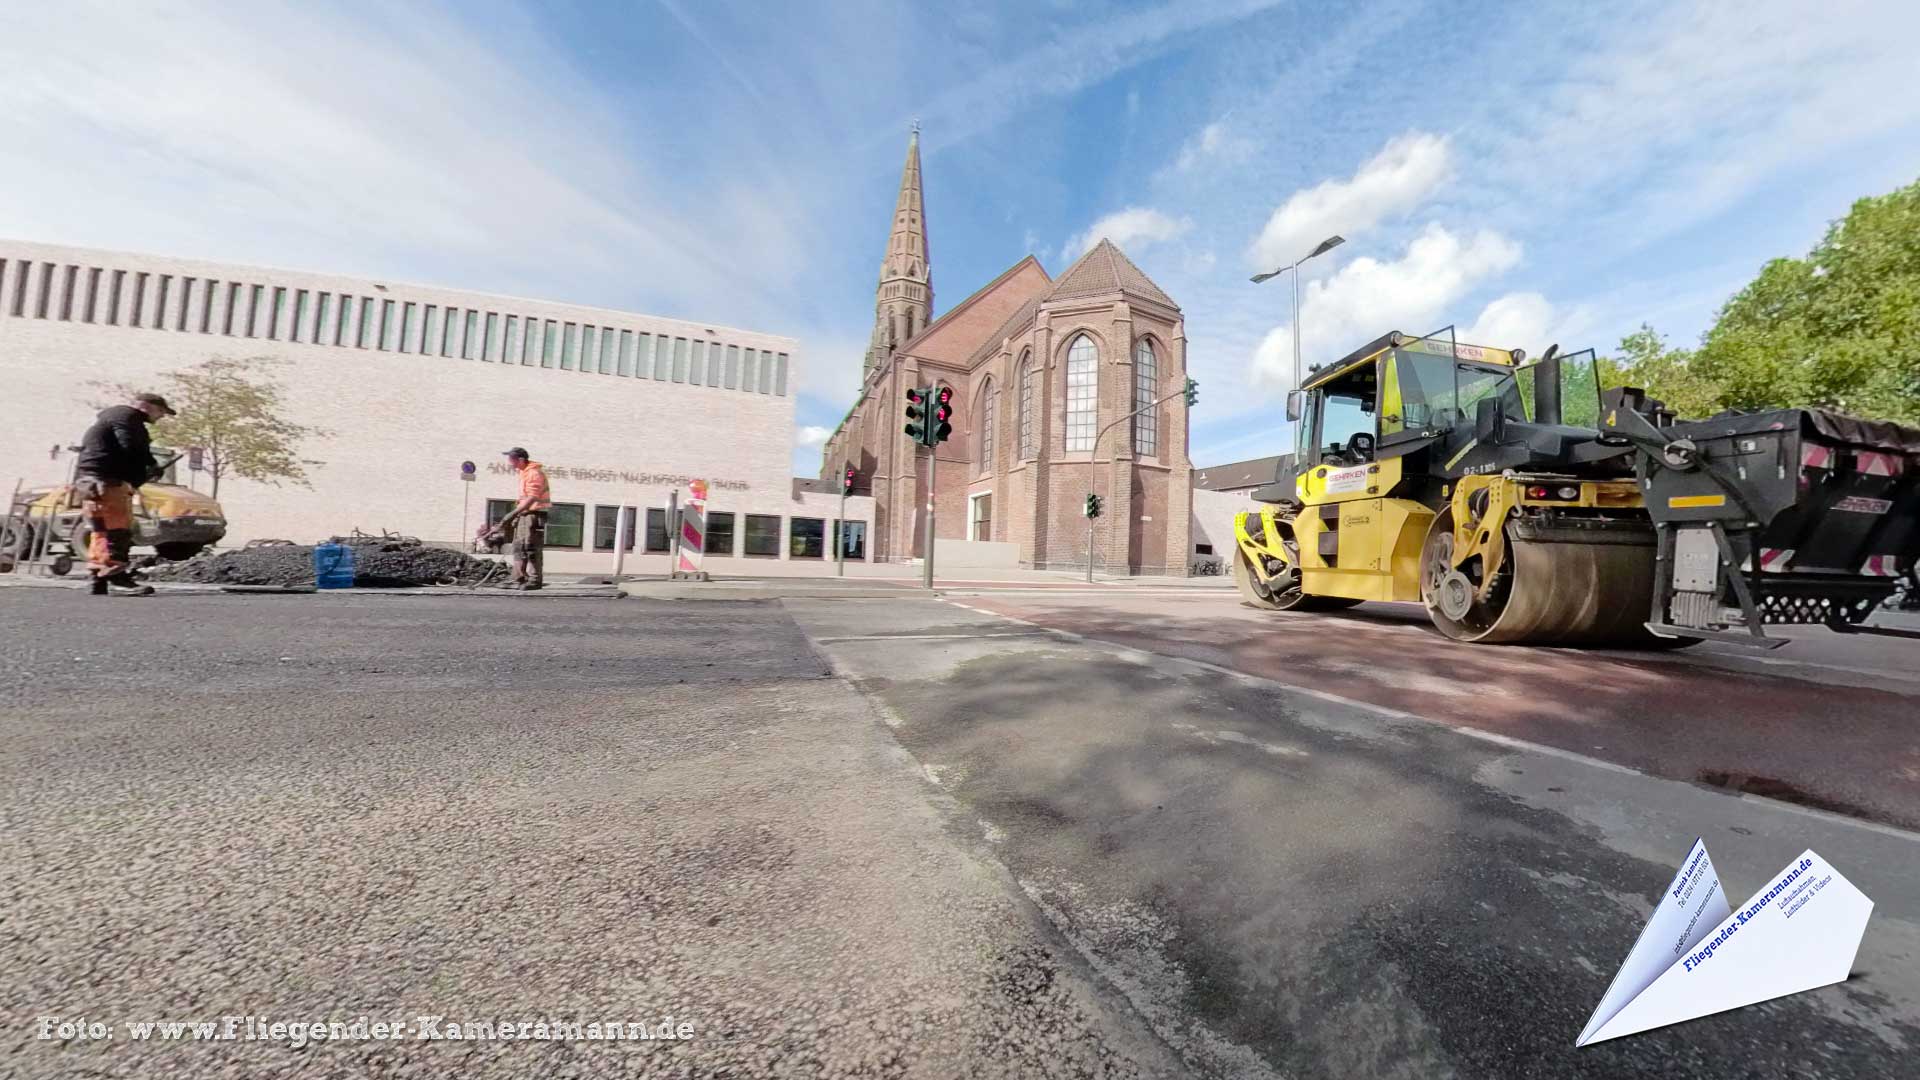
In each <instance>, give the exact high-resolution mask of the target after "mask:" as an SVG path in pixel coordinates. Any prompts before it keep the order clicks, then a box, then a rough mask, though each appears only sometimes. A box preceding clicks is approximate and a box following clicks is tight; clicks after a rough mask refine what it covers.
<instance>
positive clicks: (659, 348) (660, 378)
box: [640, 334, 673, 382]
mask: <svg viewBox="0 0 1920 1080" xmlns="http://www.w3.org/2000/svg"><path fill="white" fill-rule="evenodd" d="M648 337H649V335H647V334H641V335H640V356H641V357H642V359H646V358H651V359H652V361H653V378H654V381H655V382H666V381H667V378H668V377H669V376H670V375H671V374H672V370H673V357H672V356H671V355H669V345H670V343H669V342H668V340H667V338H666V337H665V336H664V335H657V336H653V340H652V342H651V345H649V342H648V340H647V339H648ZM642 366H643V367H644V366H645V365H644V364H643V365H642Z"/></svg>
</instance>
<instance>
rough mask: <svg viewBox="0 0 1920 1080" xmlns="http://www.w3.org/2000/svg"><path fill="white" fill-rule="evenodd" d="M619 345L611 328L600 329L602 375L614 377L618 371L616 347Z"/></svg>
mask: <svg viewBox="0 0 1920 1080" xmlns="http://www.w3.org/2000/svg"><path fill="white" fill-rule="evenodd" d="M616 344H618V342H617V341H616V339H615V338H614V335H613V330H612V329H611V328H609V327H605V326H603V327H601V328H600V374H602V375H612V374H614V373H615V371H616V370H617V369H616V367H615V359H614V346H615V345H616Z"/></svg>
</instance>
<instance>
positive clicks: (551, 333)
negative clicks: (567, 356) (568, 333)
mask: <svg viewBox="0 0 1920 1080" xmlns="http://www.w3.org/2000/svg"><path fill="white" fill-rule="evenodd" d="M559 343H560V335H559V334H558V333H557V332H556V331H555V329H554V323H553V320H552V319H548V320H547V324H546V329H545V330H544V331H543V332H542V333H541V335H540V366H541V367H545V368H550V367H552V366H553V352H554V350H555V349H556V348H558V347H559Z"/></svg>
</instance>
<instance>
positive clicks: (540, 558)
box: [513, 510, 547, 585]
mask: <svg viewBox="0 0 1920 1080" xmlns="http://www.w3.org/2000/svg"><path fill="white" fill-rule="evenodd" d="M546 552H547V513H546V511H544V510H535V511H533V512H531V513H526V514H522V515H520V516H519V517H518V518H515V519H514V522H513V562H514V567H513V571H514V577H515V578H519V579H521V580H525V581H528V582H531V583H533V584H536V585H538V584H542V583H543V582H542V577H543V573H542V571H543V570H544V569H545V563H546V561H547V560H546ZM522 575H524V577H522Z"/></svg>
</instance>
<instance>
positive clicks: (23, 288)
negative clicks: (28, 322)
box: [0, 262, 33, 319]
mask: <svg viewBox="0 0 1920 1080" xmlns="http://www.w3.org/2000/svg"><path fill="white" fill-rule="evenodd" d="M3 265H5V264H4V263H0V266H3ZM13 265H14V271H13V307H12V311H13V317H14V318H16V319H17V318H19V317H20V314H21V312H22V311H24V310H25V306H26V302H27V274H28V272H29V271H31V270H32V269H33V264H32V263H31V262H16V263H14V264H13Z"/></svg>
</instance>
